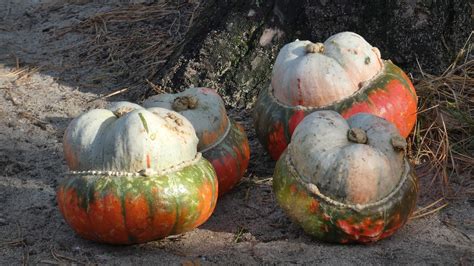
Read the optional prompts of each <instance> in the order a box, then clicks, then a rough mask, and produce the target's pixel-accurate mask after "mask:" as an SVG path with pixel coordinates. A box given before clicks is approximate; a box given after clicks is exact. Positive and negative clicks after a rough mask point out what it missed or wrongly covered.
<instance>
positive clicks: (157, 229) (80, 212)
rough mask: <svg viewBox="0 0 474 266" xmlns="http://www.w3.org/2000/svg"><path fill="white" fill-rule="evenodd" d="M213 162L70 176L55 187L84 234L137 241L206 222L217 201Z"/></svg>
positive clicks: (106, 239)
mask: <svg viewBox="0 0 474 266" xmlns="http://www.w3.org/2000/svg"><path fill="white" fill-rule="evenodd" d="M217 186H218V184H217V178H216V175H215V172H214V169H213V168H212V166H211V164H210V163H209V162H208V161H207V160H205V159H203V158H201V159H200V160H198V162H197V163H195V164H193V165H190V166H186V167H184V168H182V169H180V170H178V171H175V172H172V173H169V174H165V175H161V176H138V177H125V176H118V177H108V176H100V175H94V176H92V175H88V176H83V175H71V176H69V177H68V178H66V179H64V180H63V181H62V182H61V183H60V184H59V187H58V190H57V201H58V206H59V209H60V211H61V213H62V214H63V216H64V218H65V220H66V221H67V223H68V224H69V225H70V226H71V227H72V228H73V229H74V231H76V233H77V234H78V235H80V236H81V237H83V238H86V239H89V240H94V241H98V242H103V243H109V244H133V243H143V242H147V241H151V240H156V239H161V238H163V237H166V236H168V235H172V234H179V233H182V232H185V231H188V230H191V229H194V228H196V227H197V226H199V225H201V224H202V223H204V222H205V221H206V220H207V219H208V218H209V216H210V215H211V214H212V212H213V210H214V207H215V205H216V201H217V196H218V191H217V190H218V188H217Z"/></svg>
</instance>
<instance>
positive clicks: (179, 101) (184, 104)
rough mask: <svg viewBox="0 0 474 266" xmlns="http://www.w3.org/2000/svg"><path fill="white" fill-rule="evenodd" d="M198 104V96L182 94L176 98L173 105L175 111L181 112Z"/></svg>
mask: <svg viewBox="0 0 474 266" xmlns="http://www.w3.org/2000/svg"><path fill="white" fill-rule="evenodd" d="M197 105H198V98H196V96H193V95H186V96H181V97H177V98H176V99H174V101H173V104H172V105H171V107H172V108H173V110H174V111H176V112H181V111H185V110H188V109H194V108H196V107H197Z"/></svg>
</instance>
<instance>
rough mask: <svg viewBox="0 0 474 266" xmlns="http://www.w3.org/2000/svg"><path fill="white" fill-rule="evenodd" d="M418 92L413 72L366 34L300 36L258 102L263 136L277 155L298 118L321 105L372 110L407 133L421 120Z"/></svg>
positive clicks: (344, 110)
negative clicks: (307, 38)
mask: <svg viewBox="0 0 474 266" xmlns="http://www.w3.org/2000/svg"><path fill="white" fill-rule="evenodd" d="M416 106H417V96H416V92H415V89H414V87H413V84H412V83H411V81H410V79H409V78H408V77H407V75H406V74H405V73H404V72H403V71H402V70H401V69H400V68H398V67H397V66H396V65H395V64H393V63H392V62H391V61H386V60H382V59H381V57H380V52H379V50H378V49H377V48H375V47H372V46H371V45H370V44H369V43H367V42H366V41H365V40H364V39H363V38H362V37H361V36H359V35H357V34H355V33H352V32H342V33H338V34H336V35H333V36H331V37H330V38H329V39H327V40H326V41H325V42H324V44H323V43H312V42H310V41H299V40H296V41H294V42H292V43H289V44H287V45H285V46H284V47H283V48H282V49H281V50H280V52H279V54H278V56H277V59H276V62H275V64H274V67H273V73H272V80H271V84H270V86H269V87H268V88H264V89H263V90H262V91H260V93H259V96H258V99H257V102H256V104H255V108H254V123H255V128H256V133H257V136H258V138H259V141H260V142H261V143H262V145H263V146H264V147H265V149H266V150H267V151H268V152H269V154H270V156H271V157H272V158H273V159H274V160H277V159H278V158H279V157H280V155H281V153H282V152H283V150H284V149H285V148H286V146H287V145H288V142H289V140H290V139H291V135H292V133H293V131H294V129H295V127H296V126H297V125H298V123H299V122H300V121H301V120H302V119H303V118H304V117H305V116H306V115H308V114H309V113H312V112H314V111H317V110H334V111H337V112H338V113H340V114H342V116H343V117H345V118H348V117H351V116H352V115H354V114H356V113H360V112H366V113H371V114H374V115H377V116H380V117H383V118H385V119H387V120H388V121H390V122H392V123H393V124H395V126H396V127H397V128H398V130H399V131H400V134H401V135H402V136H403V137H407V136H408V135H409V134H410V132H411V130H412V129H413V127H414V125H415V120H416Z"/></svg>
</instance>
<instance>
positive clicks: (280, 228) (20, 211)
mask: <svg viewBox="0 0 474 266" xmlns="http://www.w3.org/2000/svg"><path fill="white" fill-rule="evenodd" d="M53 2H54V1H53V0H0V265H18V264H134V265H136V264H186V265H192V264H263V263H265V264H267V263H272V264H273V263H277V264H331V265H343V264H438V265H445V264H463V265H472V264H474V259H473V258H474V247H473V243H472V239H474V230H473V229H474V228H473V227H474V211H473V210H474V208H473V205H474V201H473V200H472V198H471V199H469V198H459V199H455V200H450V201H449V205H448V206H447V207H446V208H444V209H442V210H441V211H439V212H437V213H434V214H432V215H429V216H426V217H423V218H420V219H414V220H411V221H410V222H409V223H408V224H407V225H406V226H405V227H404V228H402V229H401V230H400V231H399V232H398V233H396V234H395V235H394V236H392V237H390V238H389V239H386V240H383V241H380V242H378V243H375V244H372V245H367V246H364V245H351V246H342V245H332V244H326V243H322V242H318V241H316V240H314V239H311V238H310V237H308V236H307V235H305V234H304V232H303V231H302V230H301V229H300V228H299V227H298V226H296V225H295V224H293V223H291V221H289V219H288V218H287V217H286V216H285V214H284V213H283V212H282V211H281V209H280V208H279V207H278V206H277V205H276V202H275V198H274V196H273V194H272V189H271V176H272V171H273V167H274V163H273V162H271V161H270V159H269V157H268V156H267V155H266V154H265V153H264V151H263V149H262V147H261V146H260V144H259V143H258V142H257V140H256V138H255V133H254V131H253V128H252V121H251V117H250V115H249V112H248V111H245V110H244V111H238V110H233V111H232V112H231V113H232V114H233V116H234V117H235V118H236V120H238V121H240V122H241V123H243V124H244V125H245V127H246V129H247V132H248V135H249V139H250V141H251V149H252V157H251V163H250V167H249V170H248V172H247V174H246V176H245V177H244V179H243V181H242V182H241V183H240V184H239V186H238V187H237V188H235V189H234V190H233V191H232V192H230V193H229V194H227V195H225V196H224V197H222V198H221V199H220V200H219V202H218V206H217V208H216V210H215V213H214V214H213V215H212V217H211V218H210V219H209V220H208V221H207V222H206V223H205V224H204V225H202V226H201V227H200V228H198V229H195V230H193V231H191V232H188V233H185V234H182V235H178V236H173V237H169V238H166V239H164V240H161V241H154V242H150V243H146V244H141V245H132V246H110V245H102V244H97V243H93V242H90V241H87V240H84V239H81V238H79V237H78V236H76V235H75V234H74V232H73V231H72V230H71V228H70V227H69V226H68V225H67V224H66V223H65V221H64V220H63V218H62V216H61V214H60V213H59V211H58V208H57V204H56V201H55V189H56V186H57V184H58V182H59V181H60V180H61V179H63V178H64V173H65V172H66V171H67V168H66V166H65V161H64V159H63V154H62V143H61V142H62V135H63V132H64V130H65V128H66V126H67V125H68V123H69V122H70V121H71V119H73V118H74V117H75V116H77V115H79V114H80V113H82V112H84V111H86V110H89V109H91V108H96V107H100V106H103V105H104V104H105V103H106V101H107V100H121V99H123V98H121V97H124V96H115V97H110V98H100V96H103V95H107V94H108V93H110V92H112V91H113V90H114V89H116V88H117V84H114V83H113V82H110V81H103V82H102V81H98V82H97V81H96V80H94V79H93V78H92V77H94V76H95V75H96V74H97V73H95V72H94V71H95V68H94V67H93V66H91V65H85V64H84V66H82V65H83V63H84V62H82V61H77V60H76V58H77V57H75V56H74V54H77V53H80V52H81V51H80V50H79V49H75V47H77V44H78V43H80V42H81V41H82V40H83V39H82V37H83V36H81V34H79V33H68V34H64V35H58V34H57V32H56V30H58V29H60V28H61V27H65V26H68V25H72V24H74V23H77V22H78V21H81V20H83V19H85V18H87V17H88V16H90V15H91V14H94V13H95V12H99V11H103V10H107V9H110V8H112V7H114V6H116V4H114V2H121V1H87V0H76V1H70V2H73V4H70V5H67V6H62V5H51V3H53ZM92 2H100V3H101V4H97V3H92ZM122 2H123V1H122ZM136 2H138V1H136ZM66 69H69V70H66ZM71 69H73V70H71ZM85 84H86V85H85ZM87 84H89V85H87ZM128 100H134V99H128ZM430 180H431V178H430V176H422V177H421V178H420V185H421V194H420V199H419V203H418V205H419V207H422V206H426V205H427V204H429V203H431V202H432V201H434V200H436V199H437V197H439V196H437V195H433V194H432V193H430V191H433V190H432V189H431V187H430V186H432V184H430Z"/></svg>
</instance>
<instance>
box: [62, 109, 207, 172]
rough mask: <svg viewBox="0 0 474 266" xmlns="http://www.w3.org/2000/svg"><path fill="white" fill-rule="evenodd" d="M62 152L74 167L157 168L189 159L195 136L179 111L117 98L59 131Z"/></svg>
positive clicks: (118, 169)
mask: <svg viewBox="0 0 474 266" xmlns="http://www.w3.org/2000/svg"><path fill="white" fill-rule="evenodd" d="M63 143H64V152H65V157H66V161H67V164H68V166H69V169H70V170H73V171H88V170H101V171H125V172H131V173H135V172H140V171H142V170H145V169H152V170H153V171H161V170H164V169H168V168H170V167H173V166H176V165H179V164H180V163H182V162H186V161H191V160H193V159H194V158H195V157H196V154H197V143H198V138H197V136H196V133H195V132H194V129H193V126H192V125H191V123H190V122H189V121H188V120H187V119H186V118H185V117H184V116H182V115H180V114H179V113H176V112H173V111H170V110H167V109H163V108H149V109H144V108H142V107H141V106H139V105H136V104H132V103H127V102H119V103H116V104H113V105H112V106H111V108H110V110H108V109H94V110H91V111H89V112H86V113H84V114H82V115H80V116H79V117H77V118H76V119H74V120H73V121H72V122H71V123H70V125H69V126H68V128H67V129H66V132H65V134H64V141H63Z"/></svg>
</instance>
